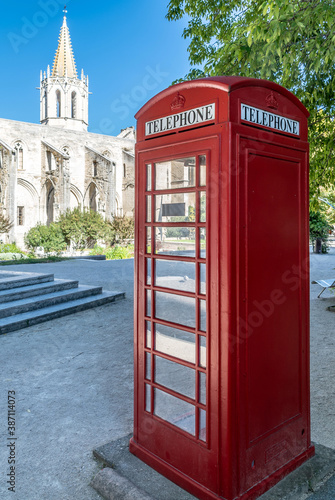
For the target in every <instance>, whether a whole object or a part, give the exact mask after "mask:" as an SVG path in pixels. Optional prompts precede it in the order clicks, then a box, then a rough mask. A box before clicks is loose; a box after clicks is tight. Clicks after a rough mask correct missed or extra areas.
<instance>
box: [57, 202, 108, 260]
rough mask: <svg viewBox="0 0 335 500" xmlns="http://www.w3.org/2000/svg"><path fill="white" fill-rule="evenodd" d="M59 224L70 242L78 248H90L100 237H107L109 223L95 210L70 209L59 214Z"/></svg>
mask: <svg viewBox="0 0 335 500" xmlns="http://www.w3.org/2000/svg"><path fill="white" fill-rule="evenodd" d="M57 224H58V225H59V227H60V228H61V230H62V232H63V234H64V237H65V240H66V242H67V243H68V244H70V243H71V242H72V244H73V246H74V248H76V249H77V250H79V249H83V248H90V247H92V246H93V245H94V243H95V242H96V241H97V240H98V239H105V238H106V235H107V233H108V225H107V223H106V222H105V220H104V218H103V217H102V215H101V214H99V213H98V212H95V211H94V210H87V209H84V210H81V209H80V207H76V208H74V209H72V210H70V209H68V210H66V212H64V213H62V214H61V215H60V216H59V220H58V221H57Z"/></svg>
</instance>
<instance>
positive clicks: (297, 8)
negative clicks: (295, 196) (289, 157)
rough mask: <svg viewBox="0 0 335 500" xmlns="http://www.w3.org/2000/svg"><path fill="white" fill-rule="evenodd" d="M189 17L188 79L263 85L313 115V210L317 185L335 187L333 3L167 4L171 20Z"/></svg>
mask: <svg viewBox="0 0 335 500" xmlns="http://www.w3.org/2000/svg"><path fill="white" fill-rule="evenodd" d="M184 16H185V17H187V19H188V25H187V27H186V28H185V29H184V32H183V36H184V38H186V39H187V38H188V39H190V44H189V48H188V51H189V61H190V64H191V66H193V68H192V69H191V71H190V73H189V74H188V75H186V77H185V79H193V78H199V77H203V76H214V75H240V76H248V77H254V78H265V79H268V80H271V81H274V82H276V83H279V84H280V85H283V86H284V87H286V88H288V89H289V90H291V91H292V92H293V93H294V94H295V95H296V96H297V97H298V98H299V99H300V100H301V101H302V102H303V104H304V105H305V106H306V108H307V109H308V110H309V112H310V114H311V116H310V119H309V130H310V136H309V140H310V145H311V182H310V188H311V195H312V196H314V205H316V204H317V196H318V194H319V186H320V185H321V186H325V187H327V186H330V185H331V184H333V183H334V182H335V168H334V166H335V157H334V140H335V135H334V132H335V130H334V127H335V125H334V122H335V120H334V118H335V99H334V97H335V96H334V90H335V58H334V53H335V4H334V2H333V1H332V0H298V1H296V2H292V1H291V0H266V1H264V0H243V1H241V0H170V2H169V5H168V13H167V18H168V19H169V20H177V19H181V18H182V17H184ZM195 66H198V67H195ZM180 81H181V80H180Z"/></svg>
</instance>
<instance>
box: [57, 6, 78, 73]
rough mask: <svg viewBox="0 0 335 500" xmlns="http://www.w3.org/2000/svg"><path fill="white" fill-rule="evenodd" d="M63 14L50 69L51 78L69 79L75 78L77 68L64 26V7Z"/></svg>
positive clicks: (66, 29) (67, 31) (65, 11)
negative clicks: (66, 77)
mask: <svg viewBox="0 0 335 500" xmlns="http://www.w3.org/2000/svg"><path fill="white" fill-rule="evenodd" d="M63 12H64V18H63V26H62V27H61V30H60V35H59V39H58V48H57V51H56V55H55V59H54V65H53V68H52V76H68V77H69V78H77V68H76V63H75V60H74V55H73V50H72V44H71V38H70V31H69V28H68V26H67V24H66V14H67V10H66V6H65V7H64V11H63Z"/></svg>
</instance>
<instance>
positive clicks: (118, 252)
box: [104, 245, 133, 260]
mask: <svg viewBox="0 0 335 500" xmlns="http://www.w3.org/2000/svg"><path fill="white" fill-rule="evenodd" d="M104 254H105V255H106V259H107V260H116V259H130V258H131V257H133V253H132V251H131V250H130V249H129V248H128V247H121V246H119V245H116V246H114V247H110V248H106V250H105V252H104Z"/></svg>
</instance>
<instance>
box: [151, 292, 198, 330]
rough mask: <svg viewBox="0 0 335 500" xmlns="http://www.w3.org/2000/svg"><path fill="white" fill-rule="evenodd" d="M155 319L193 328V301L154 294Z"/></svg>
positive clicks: (188, 298) (174, 296) (166, 294)
mask: <svg viewBox="0 0 335 500" xmlns="http://www.w3.org/2000/svg"><path fill="white" fill-rule="evenodd" d="M155 299H156V311H155V317H156V318H159V319H163V320H165V321H170V322H172V323H179V324H181V325H185V326H190V327H191V328H195V299H194V298H192V297H182V296H181V295H173V294H172V293H164V292H155Z"/></svg>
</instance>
